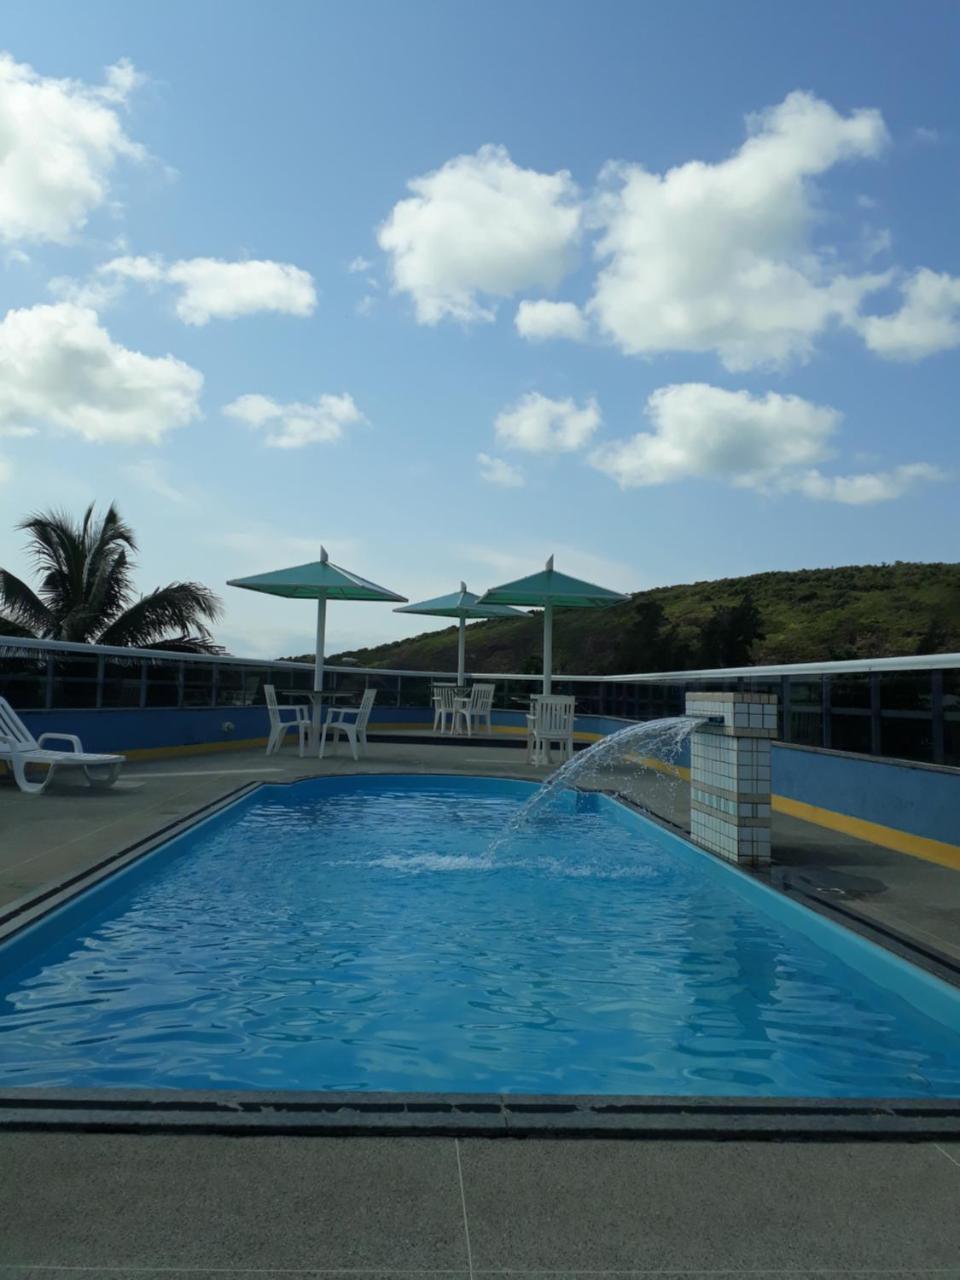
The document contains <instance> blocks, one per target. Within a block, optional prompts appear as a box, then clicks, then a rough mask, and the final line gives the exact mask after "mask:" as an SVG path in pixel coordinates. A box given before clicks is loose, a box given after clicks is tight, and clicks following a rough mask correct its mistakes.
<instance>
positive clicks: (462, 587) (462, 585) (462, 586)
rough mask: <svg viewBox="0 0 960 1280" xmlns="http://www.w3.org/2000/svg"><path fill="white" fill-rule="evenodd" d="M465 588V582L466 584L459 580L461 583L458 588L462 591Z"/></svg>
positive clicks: (464, 590)
mask: <svg viewBox="0 0 960 1280" xmlns="http://www.w3.org/2000/svg"><path fill="white" fill-rule="evenodd" d="M466 589H467V584H466V583H465V582H461V583H460V590H461V591H463V592H466Z"/></svg>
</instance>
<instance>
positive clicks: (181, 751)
mask: <svg viewBox="0 0 960 1280" xmlns="http://www.w3.org/2000/svg"><path fill="white" fill-rule="evenodd" d="M266 745H267V739H266V736H264V737H262V738H240V739H238V740H237V741H235V742H193V743H191V744H190V745H189V746H180V747H130V748H129V749H127V750H124V749H123V748H121V750H120V754H121V755H124V756H126V757H127V759H128V760H173V759H175V758H176V757H178V756H206V755H212V754H214V753H215V752H217V751H249V750H251V748H253V747H265V746H266Z"/></svg>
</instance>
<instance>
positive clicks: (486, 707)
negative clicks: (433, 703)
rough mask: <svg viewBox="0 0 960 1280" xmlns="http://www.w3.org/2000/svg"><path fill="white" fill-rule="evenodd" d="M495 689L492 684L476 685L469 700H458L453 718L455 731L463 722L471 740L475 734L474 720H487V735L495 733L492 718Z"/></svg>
mask: <svg viewBox="0 0 960 1280" xmlns="http://www.w3.org/2000/svg"><path fill="white" fill-rule="evenodd" d="M495 689H496V686H495V685H492V684H475V685H474V686H473V688H472V689H471V690H470V697H469V698H457V699H456V702H455V713H454V717H453V723H454V729H456V727H457V724H458V723H459V721H460V720H462V721H463V724H464V727H465V729H466V731H467V737H468V738H469V737H470V736H471V735H472V734H473V722H474V720H477V721H480V720H485V721H486V722H487V733H493V724H492V721H491V718H490V717H491V709H492V707H493V695H494V692H495Z"/></svg>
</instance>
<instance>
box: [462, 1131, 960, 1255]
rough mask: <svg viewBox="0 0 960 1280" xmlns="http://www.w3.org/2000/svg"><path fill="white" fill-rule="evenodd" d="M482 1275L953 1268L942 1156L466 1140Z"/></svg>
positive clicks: (917, 1148)
mask: <svg viewBox="0 0 960 1280" xmlns="http://www.w3.org/2000/svg"><path fill="white" fill-rule="evenodd" d="M460 1152H461V1162H462V1167H463V1178H464V1189H465V1199H466V1206H467V1220H468V1224H469V1228H470V1241H471V1246H472V1253H473V1265H474V1269H475V1272H476V1273H477V1274H479V1273H482V1272H486V1271H495V1270H504V1269H508V1270H510V1271H537V1270H543V1271H563V1272H564V1273H568V1274H574V1273H576V1272H587V1271H591V1272H598V1271H612V1270H616V1271H624V1272H630V1271H637V1272H643V1271H651V1272H656V1271H658V1270H663V1271H677V1272H682V1273H685V1280H686V1273H688V1272H697V1271H702V1272H707V1271H709V1272H718V1271H724V1270H730V1271H743V1270H749V1271H753V1272H764V1271H767V1270H769V1271H784V1270H794V1271H797V1272H806V1271H820V1270H850V1269H856V1270H861V1271H870V1270H871V1269H875V1270H877V1271H886V1272H888V1273H889V1272H891V1271H895V1270H908V1271H920V1272H922V1271H924V1270H929V1269H941V1270H942V1269H951V1268H952V1269H957V1268H958V1260H960V1186H958V1182H957V1179H956V1177H954V1176H953V1175H954V1174H956V1173H957V1172H958V1171H957V1170H955V1169H952V1168H951V1165H950V1162H949V1161H948V1160H946V1159H945V1158H944V1156H943V1155H942V1154H941V1153H940V1152H939V1151H937V1150H936V1149H935V1148H934V1146H933V1144H922V1145H920V1144H917V1145H909V1146H907V1145H894V1144H888V1143H863V1144H852V1143H844V1144H837V1145H833V1144H824V1143H792V1144H790V1143H787V1144H776V1143H753V1142H743V1143H741V1142H737V1143H734V1142H729V1143H707V1142H689V1143H682V1142H632V1143H630V1142H620V1141H616V1140H613V1141H584V1140H581V1141H564V1140H554V1141H549V1140H546V1141H540V1140H533V1139H531V1140H528V1141H526V1142H483V1141H472V1142H471V1141H461V1143H460Z"/></svg>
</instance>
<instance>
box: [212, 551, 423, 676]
mask: <svg viewBox="0 0 960 1280" xmlns="http://www.w3.org/2000/svg"><path fill="white" fill-rule="evenodd" d="M227 586H228V587H243V588H244V590H245V591H262V592H264V593H265V594H266V595H269V596H287V597H288V599H291V600H316V602H317V661H316V666H315V667H314V671H313V689H314V693H319V692H320V691H321V690H322V689H323V647H324V632H325V630H326V625H327V601H328V600H401V601H403V600H406V598H407V597H406V596H399V595H397V593H396V592H395V591H388V590H387V588H386V587H378V586H377V584H376V583H375V582H368V581H367V579H366V578H361V577H358V575H357V574H355V573H350V572H349V570H347V569H341V568H340V566H339V565H335V564H331V563H330V559H329V557H328V556H327V552H326V549H325V548H324V547H321V548H320V559H319V560H314V561H313V562H312V563H311V564H297V565H294V566H293V567H292V568H291V569H275V570H274V571H273V573H257V574H254V575H253V577H252V578H231V579H230V581H229V582H228V583H227Z"/></svg>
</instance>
